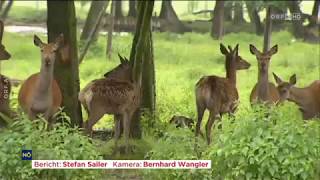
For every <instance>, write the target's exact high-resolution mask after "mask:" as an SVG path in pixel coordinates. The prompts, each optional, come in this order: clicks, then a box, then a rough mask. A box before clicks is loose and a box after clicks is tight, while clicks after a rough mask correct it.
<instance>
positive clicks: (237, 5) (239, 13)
mask: <svg viewBox="0 0 320 180" xmlns="http://www.w3.org/2000/svg"><path fill="white" fill-rule="evenodd" d="M244 22H245V20H244V17H243V3H242V2H241V1H240V2H234V17H233V23H234V24H242V23H244Z"/></svg>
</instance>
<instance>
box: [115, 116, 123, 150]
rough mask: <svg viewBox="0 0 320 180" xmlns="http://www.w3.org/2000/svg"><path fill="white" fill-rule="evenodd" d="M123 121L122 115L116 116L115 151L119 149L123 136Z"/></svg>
mask: <svg viewBox="0 0 320 180" xmlns="http://www.w3.org/2000/svg"><path fill="white" fill-rule="evenodd" d="M121 121H123V120H122V116H121V115H120V114H115V115H114V146H115V151H116V150H117V149H118V140H119V138H120V135H121Z"/></svg>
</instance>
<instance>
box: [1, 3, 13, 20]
mask: <svg viewBox="0 0 320 180" xmlns="http://www.w3.org/2000/svg"><path fill="white" fill-rule="evenodd" d="M12 4H13V0H9V2H8V3H7V5H6V7H5V8H4V10H3V13H2V14H1V19H2V21H4V20H5V19H6V18H7V16H8V14H9V11H10V9H11V7H12Z"/></svg>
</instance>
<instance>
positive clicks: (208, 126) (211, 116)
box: [206, 110, 217, 145]
mask: <svg viewBox="0 0 320 180" xmlns="http://www.w3.org/2000/svg"><path fill="white" fill-rule="evenodd" d="M216 115H217V113H216V111H214V110H213V111H210V114H209V119H208V122H207V124H206V136H207V143H208V145H209V144H210V143H211V129H212V125H213V123H214V120H215V118H216Z"/></svg>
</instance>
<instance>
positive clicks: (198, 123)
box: [195, 102, 205, 137]
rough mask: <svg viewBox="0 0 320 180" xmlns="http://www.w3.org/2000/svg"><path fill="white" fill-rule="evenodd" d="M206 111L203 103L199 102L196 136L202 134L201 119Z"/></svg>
mask: <svg viewBox="0 0 320 180" xmlns="http://www.w3.org/2000/svg"><path fill="white" fill-rule="evenodd" d="M204 111H205V106H204V105H203V104H201V103H198V102H197V114H198V119H197V124H196V133H195V135H196V137H198V136H199V134H200V128H201V121H202V118H203V114H204Z"/></svg>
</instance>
